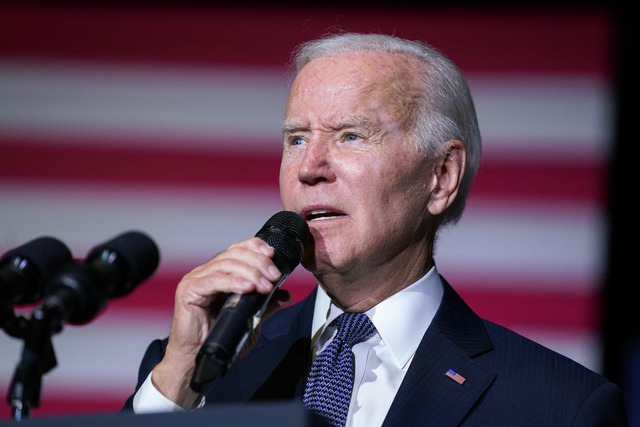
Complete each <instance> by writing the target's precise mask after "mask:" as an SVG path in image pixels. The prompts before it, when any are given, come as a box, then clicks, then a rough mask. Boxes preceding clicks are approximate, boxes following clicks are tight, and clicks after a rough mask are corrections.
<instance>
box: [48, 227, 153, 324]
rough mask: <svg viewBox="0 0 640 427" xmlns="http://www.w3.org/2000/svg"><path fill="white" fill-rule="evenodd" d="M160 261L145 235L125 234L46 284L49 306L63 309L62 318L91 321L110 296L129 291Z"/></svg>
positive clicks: (151, 271) (91, 253)
mask: <svg viewBox="0 0 640 427" xmlns="http://www.w3.org/2000/svg"><path fill="white" fill-rule="evenodd" d="M159 260H160V254H159V252H158V247H157V246H156V244H155V243H154V242H153V240H151V239H150V238H149V237H147V236H146V235H145V234H143V233H140V232H137V231H130V232H127V233H123V234H121V235H119V236H116V237H114V238H113V239H112V240H109V241H108V242H105V243H102V244H101V245H98V246H96V247H95V248H93V249H92V250H91V251H89V254H88V255H87V258H86V260H85V261H84V262H83V263H74V264H72V265H70V266H69V267H67V268H65V269H63V270H62V271H60V272H59V273H58V274H57V275H56V276H54V277H53V278H52V279H51V280H50V281H49V282H48V283H47V285H46V289H45V306H46V307H47V308H53V309H55V310H56V311H57V312H59V314H60V316H61V319H60V320H62V321H65V322H68V323H72V324H73V323H75V324H82V323H87V322H89V321H90V320H91V319H93V318H94V317H95V316H96V315H97V314H98V313H99V312H100V311H101V310H102V309H103V308H104V307H105V306H106V304H107V301H108V299H109V298H113V297H119V296H123V295H126V294H128V293H129V292H131V291H132V290H133V289H134V288H135V287H136V286H137V285H138V284H140V283H141V282H143V281H144V280H146V279H147V278H148V277H149V276H151V275H152V274H153V272H154V271H155V270H156V268H157V267H158V263H159Z"/></svg>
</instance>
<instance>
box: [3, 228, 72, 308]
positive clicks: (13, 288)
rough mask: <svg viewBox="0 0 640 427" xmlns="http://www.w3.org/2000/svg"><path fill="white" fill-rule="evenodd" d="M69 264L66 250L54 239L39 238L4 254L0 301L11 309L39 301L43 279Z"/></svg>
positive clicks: (62, 244) (69, 253) (69, 256)
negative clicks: (11, 307)
mask: <svg viewBox="0 0 640 427" xmlns="http://www.w3.org/2000/svg"><path fill="white" fill-rule="evenodd" d="M71 261H72V257H71V252H70V251H69V249H68V248H67V247H66V246H65V244H64V243H62V242H61V241H59V240H58V239H55V238H53V237H39V238H37V239H34V240H31V241H29V242H27V243H25V244H24V245H22V246H19V247H17V248H15V249H13V250H11V251H9V252H7V253H6V254H5V255H4V256H3V257H2V259H0V298H1V300H0V302H1V303H2V304H9V305H11V306H13V305H24V304H31V303H34V302H36V301H38V300H40V299H41V298H42V294H43V292H44V281H45V279H47V278H48V277H49V276H50V275H52V274H53V273H54V272H55V271H56V270H57V269H58V268H59V267H61V266H63V265H65V264H69V263H71ZM5 298H6V299H5Z"/></svg>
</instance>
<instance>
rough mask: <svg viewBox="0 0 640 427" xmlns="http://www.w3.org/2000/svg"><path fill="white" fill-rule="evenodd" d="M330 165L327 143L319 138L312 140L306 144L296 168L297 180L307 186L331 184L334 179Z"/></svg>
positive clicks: (330, 157) (329, 151)
mask: <svg viewBox="0 0 640 427" xmlns="http://www.w3.org/2000/svg"><path fill="white" fill-rule="evenodd" d="M332 163H333V162H332V153H331V147H330V146H329V143H328V142H327V141H324V140H322V139H320V138H315V139H312V140H310V141H308V142H307V145H306V148H305V152H304V155H303V156H302V160H301V163H300V167H299V168H298V180H299V181H300V182H302V183H304V184H308V185H315V184H318V183H320V182H332V181H334V180H335V178H336V176H335V173H334V171H333V168H332Z"/></svg>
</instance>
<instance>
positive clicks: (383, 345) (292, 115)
mask: <svg viewBox="0 0 640 427" xmlns="http://www.w3.org/2000/svg"><path fill="white" fill-rule="evenodd" d="M297 67H298V73H297V76H296V78H295V80H294V82H293V85H292V88H291V92H290V96H289V99H288V102H287V106H286V111H285V122H284V127H283V131H284V149H283V156H282V165H281V170H280V189H281V197H282V202H283V206H284V208H285V209H286V210H290V211H294V212H297V213H299V214H300V215H302V216H303V217H304V218H305V219H306V220H307V222H308V225H309V228H310V232H311V235H312V242H311V243H310V244H309V245H308V246H307V248H306V250H305V253H304V256H303V260H302V264H303V266H304V267H305V268H307V269H308V270H310V271H311V272H312V273H313V274H314V276H315V277H316V279H317V280H318V284H319V286H318V287H317V288H316V290H315V291H314V292H313V293H312V294H311V295H310V296H309V297H308V298H307V299H306V300H305V301H303V302H301V303H300V304H297V305H295V306H293V307H290V308H286V309H283V310H280V311H277V312H275V314H273V316H271V317H270V318H269V319H268V320H267V321H266V322H265V323H264V324H263V326H262V331H261V334H260V337H259V339H258V341H257V344H256V345H255V347H254V348H253V350H251V349H250V348H247V352H246V353H247V354H246V357H244V359H242V360H241V361H239V362H237V363H236V364H235V365H234V366H233V367H232V368H231V369H230V370H229V372H228V373H227V375H226V376H224V377H223V378H221V379H219V380H216V381H215V382H214V383H213V385H212V387H211V389H210V390H208V391H207V392H206V393H204V394H205V396H204V400H203V399H202V398H201V397H200V396H198V395H196V393H194V392H193V391H192V390H190V389H189V380H190V378H191V374H192V372H193V368H194V361H195V357H196V354H197V352H198V350H199V348H200V346H201V345H202V343H203V342H204V340H205V338H206V336H207V334H208V332H209V330H210V328H211V327H212V324H213V323H214V322H215V314H216V313H215V310H213V309H212V307H217V306H219V301H220V299H221V298H224V295H226V293H230V292H233V293H247V292H253V291H256V292H260V293H267V292H269V291H270V290H271V288H272V285H271V282H272V281H275V280H277V279H278V277H279V276H280V273H279V272H278V270H277V268H275V266H274V265H273V263H272V262H271V257H272V256H273V250H272V249H271V248H270V247H269V246H268V245H266V244H265V243H264V242H262V241H261V240H260V239H257V238H252V239H248V240H245V241H243V242H239V243H236V244H234V245H232V246H231V247H230V248H229V249H228V250H227V251H225V252H223V253H221V254H219V255H218V256H216V257H215V258H214V259H213V260H212V261H210V262H209V263H207V264H205V265H203V266H201V267H198V268H196V269H195V270H193V271H192V272H191V273H189V274H187V275H186V276H185V277H184V279H183V280H182V281H181V282H180V284H179V285H178V288H177V291H176V301H175V312H174V318H173V323H172V327H171V332H170V335H169V338H168V340H165V341H155V342H154V343H152V345H151V346H150V347H149V350H148V351H147V354H146V355H145V359H144V360H143V363H142V366H141V369H140V378H139V388H138V391H137V393H136V394H135V396H133V397H132V398H130V400H129V401H128V403H127V407H131V406H133V408H134V410H135V411H136V412H145V411H155V410H171V409H178V408H191V407H193V406H194V405H198V404H202V402H203V401H204V402H206V403H215V402H225V401H249V400H257V399H289V400H291V399H300V400H302V401H303V402H304V404H305V405H306V406H307V407H309V408H310V409H311V410H312V411H314V412H318V413H319V414H321V415H322V416H325V417H326V418H327V419H328V420H330V421H331V422H332V423H334V424H337V425H344V424H346V425H354V426H356V425H357V426H374V425H382V424H384V425H401V426H408V425H425V424H428V425H457V424H460V423H462V424H464V423H467V424H470V425H476V424H486V425H529V424H531V425H594V424H598V423H610V424H612V425H623V424H625V422H626V421H625V410H624V404H623V403H622V396H621V394H620V391H619V389H618V388H617V387H616V386H615V385H613V384H611V383H610V382H608V381H607V380H606V379H604V378H603V377H601V376H599V375H597V374H595V373H593V372H591V371H588V370H587V369H586V368H583V367H581V366H580V365H578V364H576V363H575V362H572V361H570V360H568V359H566V358H564V357H562V356H560V355H558V354H556V353H554V352H552V351H550V350H547V349H545V348H543V347H541V346H539V345H537V344H535V343H533V342H531V341H529V340H527V339H525V338H523V337H520V336H518V335H516V334H514V333H513V332H511V331H508V330H506V329H504V328H501V327H499V326H497V325H494V324H492V323H490V322H486V321H482V320H481V319H479V318H478V317H477V316H476V315H475V314H474V313H473V312H471V310H470V309H469V308H468V307H467V306H466V304H465V303H464V302H463V301H462V300H461V299H460V298H459V297H458V296H457V294H456V293H455V292H454V291H453V289H452V288H451V287H450V286H449V284H448V283H446V281H444V279H443V278H441V277H440V276H439V275H438V272H437V270H436V267H435V263H434V260H433V246H434V240H435V236H436V233H437V230H438V228H439V227H441V226H442V225H444V224H447V223H454V222H455V221H456V220H457V219H458V218H459V217H460V215H461V214H462V210H463V208H464V200H465V197H466V195H467V192H468V190H469V187H470V184H471V181H472V180H473V177H474V175H475V172H476V170H477V168H478V164H479V159H480V151H481V150H480V136H479V131H478V126H477V120H476V116H475V111H474V107H473V103H472V100H471V97H470V95H469V91H468V88H467V86H466V83H465V81H464V79H463V78H462V76H461V74H460V72H459V71H458V70H457V68H456V67H455V66H454V65H453V64H451V62H449V61H448V60H447V59H445V58H444V57H443V56H442V55H441V54H439V53H438V52H436V51H435V50H433V49H431V48H429V47H427V46H424V45H422V44H420V43H416V42H409V41H406V40H401V39H397V38H394V37H389V36H382V35H360V34H344V35H338V36H333V37H328V38H326V39H322V40H319V41H315V42H311V43H309V44H307V45H305V46H304V47H303V48H302V49H301V50H300V51H299V52H298V55H297ZM286 299H287V296H286V295H285V293H284V291H282V292H279V293H278V298H275V299H274V300H273V301H272V303H271V305H270V310H269V313H268V314H271V313H273V312H274V311H275V310H276V309H277V308H278V307H279V306H280V305H284V304H286ZM212 312H213V313H212ZM343 313H364V314H365V316H362V315H358V314H347V315H342V314H343ZM345 319H357V320H354V321H353V322H352V321H351V320H345ZM334 320H335V322H334ZM354 322H362V325H364V326H362V327H361V330H364V331H366V332H364V333H362V334H361V335H358V336H357V337H356V338H355V339H354V340H353V342H350V343H348V344H343V341H341V340H342V339H343V338H341V337H342V335H341V334H342V330H343V325H346V324H350V323H354ZM358 324H359V325H360V323H358ZM344 327H345V328H346V326H344ZM349 333H350V332H349ZM337 347H340V348H341V349H342V350H336V348H337ZM344 348H346V351H345V350H344ZM249 350H251V351H249ZM334 350H335V351H344V352H342V353H339V354H342V355H343V357H344V359H340V360H346V362H344V363H347V365H349V366H348V367H346V368H345V369H350V370H351V371H348V372H349V374H348V375H345V376H346V377H348V381H349V385H348V386H347V387H348V391H347V392H346V397H338V396H339V395H340V393H341V392H336V391H334V390H333V389H331V388H330V387H332V384H333V383H332V381H333V379H331V380H330V379H327V378H326V376H327V375H329V376H330V375H332V373H335V372H336V371H337V370H339V369H342V367H343V365H340V367H338V365H335V364H333V365H332V364H331V363H335V362H332V361H333V360H335V359H334V356H333V355H331V354H333V353H331V352H332V351H334ZM351 351H352V352H353V360H354V362H355V363H354V364H353V365H352V364H351V361H350V359H351ZM344 354H348V355H347V356H346V357H345V356H344ZM327 355H330V356H327ZM340 363H343V362H340ZM351 381H352V384H351ZM341 387H342V386H341ZM343 388H344V387H343ZM327 390H328V391H327ZM341 390H342V389H341ZM326 395H328V397H329V399H330V401H329V402H328V403H327V402H324V401H323V399H324V397H323V396H326ZM319 396H320V397H319ZM331 399H333V400H331ZM341 400H344V401H345V402H343V403H344V408H341V409H340V411H338V412H341V413H340V414H339V415H337V416H335V417H334V414H333V413H331V414H328V413H326V409H327V407H328V408H329V409H335V408H337V407H340V406H341V404H342V403H341V402H340V401H341Z"/></svg>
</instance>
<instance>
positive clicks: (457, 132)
mask: <svg viewBox="0 0 640 427" xmlns="http://www.w3.org/2000/svg"><path fill="white" fill-rule="evenodd" d="M362 51H373V52H392V53H402V54H405V55H408V56H411V57H414V58H417V59H418V61H419V62H420V63H421V64H422V68H421V69H420V70H418V71H419V73H418V76H417V77H416V79H417V83H418V85H419V87H420V90H421V96H419V99H418V101H417V105H416V107H417V108H414V109H413V110H414V115H413V117H411V123H412V126H413V131H414V132H415V133H416V135H417V138H418V141H416V143H417V144H418V146H419V148H420V150H421V152H422V153H423V154H424V155H425V156H428V157H429V158H433V159H435V158H438V157H439V156H442V155H444V154H445V152H444V150H445V149H446V145H445V144H446V142H447V141H450V140H459V141H461V142H462V143H463V145H464V147H465V150H466V153H467V162H466V167H465V171H464V176H463V180H462V183H461V184H460V189H459V190H458V196H457V197H456V199H455V200H454V202H453V203H452V204H451V206H449V208H448V209H447V210H446V211H445V212H444V214H443V216H442V218H441V221H440V224H441V225H442V224H446V223H455V222H457V221H458V220H459V219H460V217H461V216H462V212H463V211H464V206H465V200H466V197H467V194H468V193H469V188H470V187H471V183H472V181H473V179H474V177H475V175H476V172H477V170H478V167H479V164H480V157H481V152H482V142H481V138H480V130H479V129H478V120H477V118H476V112H475V107H474V105H473V100H472V99H471V94H470V92H469V87H468V86H467V83H466V81H465V80H464V77H463V76H462V73H461V72H460V70H459V69H458V68H457V67H456V66H455V65H454V64H453V63H452V62H451V61H450V60H449V59H447V58H446V57H445V56H444V55H443V54H441V53H440V52H438V51H437V50H436V49H435V48H433V47H431V46H429V45H427V44H425V43H422V42H418V41H410V40H405V39H401V38H398V37H394V36H389V35H382V34H357V33H345V34H338V35H331V36H328V37H325V38H321V39H318V40H313V41H310V42H308V43H305V44H303V45H301V46H300V47H299V48H298V50H296V52H294V58H293V59H294V61H295V66H296V72H297V73H298V72H300V70H301V69H302V68H303V67H304V66H305V65H307V64H308V63H309V62H311V61H312V60H313V59H315V58H319V57H324V56H332V55H336V54H344V53H357V52H362Z"/></svg>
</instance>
